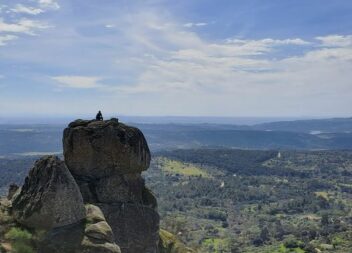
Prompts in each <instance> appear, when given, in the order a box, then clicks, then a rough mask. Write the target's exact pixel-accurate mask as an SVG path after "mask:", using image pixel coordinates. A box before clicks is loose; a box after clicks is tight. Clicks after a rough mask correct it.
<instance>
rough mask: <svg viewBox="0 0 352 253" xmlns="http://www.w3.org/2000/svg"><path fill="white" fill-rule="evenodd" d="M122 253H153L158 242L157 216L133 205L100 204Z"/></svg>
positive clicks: (149, 209)
mask: <svg viewBox="0 0 352 253" xmlns="http://www.w3.org/2000/svg"><path fill="white" fill-rule="evenodd" d="M100 207H101V209H102V211H103V213H104V214H105V217H106V220H107V221H108V223H109V224H110V226H111V227H112V230H113V232H114V235H115V239H116V242H117V244H118V245H119V246H120V248H121V251H122V252H123V253H125V252H126V253H137V252H143V253H155V252H156V250H157V243H158V241H159V214H158V212H156V211H155V210H154V209H152V208H148V207H146V206H143V205H139V204H133V203H121V204H113V205H112V204H100Z"/></svg>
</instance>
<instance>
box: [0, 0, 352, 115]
mask: <svg viewBox="0 0 352 253" xmlns="http://www.w3.org/2000/svg"><path fill="white" fill-rule="evenodd" d="M351 20H352V2H351V1H350V0H337V1H331V0H295V1H291V0H270V1H269V0H268V1H263V0H256V1H254V0H242V1H240V0H232V1H230V0H227V1H225V0H212V1H210V0H180V1H166V0H144V1H142V0H141V1H131V0H125V1H118V0H104V1H101V0H100V1H98V0H89V1H87V0H75V1H69V0H27V1H17V0H1V1H0V108H1V112H0V116H4V117H6V116H8V115H15V116H23V115H25V116H31V115H33V116H45V115H57V116H66V115H87V114H90V113H91V114H94V113H95V112H96V111H97V110H98V109H101V110H103V112H105V113H108V114H114V115H116V114H118V115H122V114H123V115H154V116H161V115H184V116H235V117H236V116H240V117H243V116H252V117H253V116H261V117H280V116H285V117H331V116H351V115H352V99H351V97H352V81H351V80H352V32H351V31H352V22H351Z"/></svg>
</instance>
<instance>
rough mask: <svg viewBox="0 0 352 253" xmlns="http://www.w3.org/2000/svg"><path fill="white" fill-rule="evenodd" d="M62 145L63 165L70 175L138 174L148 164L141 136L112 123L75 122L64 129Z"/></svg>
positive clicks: (128, 128) (124, 126) (120, 124)
mask: <svg viewBox="0 0 352 253" xmlns="http://www.w3.org/2000/svg"><path fill="white" fill-rule="evenodd" d="M63 145H64V156H65V161H66V164H67V166H68V168H69V169H70V171H71V173H72V174H73V175H74V176H81V177H92V178H101V177H109V176H111V175H116V174H130V173H139V172H142V171H143V170H146V169H147V168H148V167H149V163H150V151H149V148H148V145H147V142H146V140H145V138H144V135H143V133H142V132H141V131H140V130H139V129H137V128H135V127H130V126H126V125H124V124H122V123H119V122H117V121H116V120H107V121H85V120H76V121H74V122H72V123H70V124H69V126H68V128H66V129H65V131H64V137H63Z"/></svg>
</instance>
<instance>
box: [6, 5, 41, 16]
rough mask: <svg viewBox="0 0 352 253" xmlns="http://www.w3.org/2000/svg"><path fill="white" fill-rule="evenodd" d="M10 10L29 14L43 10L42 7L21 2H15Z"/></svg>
mask: <svg viewBox="0 0 352 253" xmlns="http://www.w3.org/2000/svg"><path fill="white" fill-rule="evenodd" d="M11 11H13V12H15V13H24V14H29V15H38V14H41V13H43V12H44V11H43V10H42V9H39V8H34V7H30V6H24V5H22V4H16V5H15V7H14V8H12V9H11Z"/></svg>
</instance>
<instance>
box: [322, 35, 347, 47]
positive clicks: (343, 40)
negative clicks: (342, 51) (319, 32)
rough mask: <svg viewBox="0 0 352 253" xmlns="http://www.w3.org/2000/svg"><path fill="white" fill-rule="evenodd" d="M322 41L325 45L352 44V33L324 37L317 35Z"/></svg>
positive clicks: (343, 45)
mask: <svg viewBox="0 0 352 253" xmlns="http://www.w3.org/2000/svg"><path fill="white" fill-rule="evenodd" d="M316 39H317V40H319V41H321V43H322V46H324V47H348V46H352V35H346V36H343V35H330V36H324V37H316Z"/></svg>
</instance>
